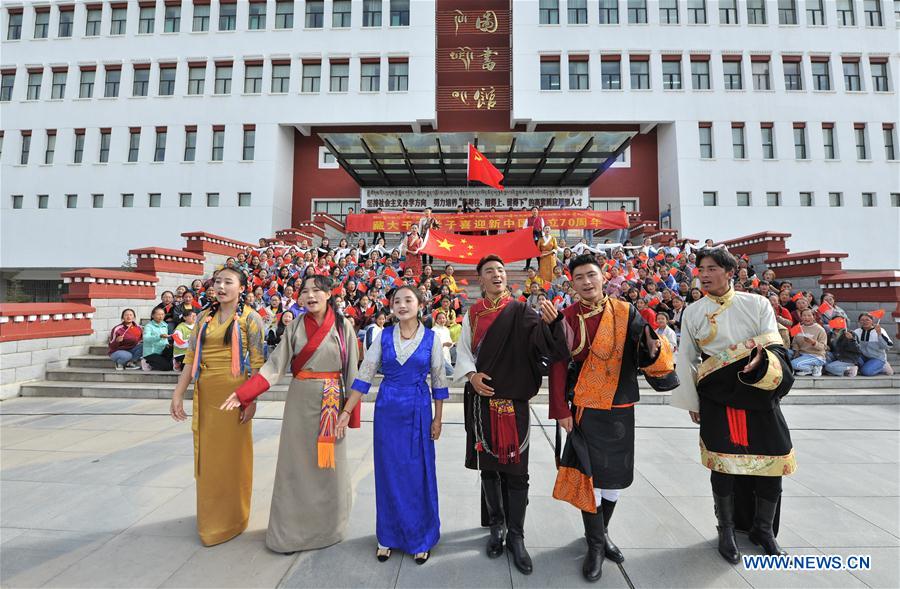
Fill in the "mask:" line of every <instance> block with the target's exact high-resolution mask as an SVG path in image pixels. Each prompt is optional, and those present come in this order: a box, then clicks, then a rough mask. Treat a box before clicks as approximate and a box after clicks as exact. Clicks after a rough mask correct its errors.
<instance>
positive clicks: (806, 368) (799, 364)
mask: <svg viewBox="0 0 900 589" xmlns="http://www.w3.org/2000/svg"><path fill="white" fill-rule="evenodd" d="M791 366H793V367H794V370H796V371H798V372H812V369H813V366H825V360H824V359H823V358H819V357H818V356H813V355H811V354H800V355H798V356H797V357H796V358H794V359H793V360H791Z"/></svg>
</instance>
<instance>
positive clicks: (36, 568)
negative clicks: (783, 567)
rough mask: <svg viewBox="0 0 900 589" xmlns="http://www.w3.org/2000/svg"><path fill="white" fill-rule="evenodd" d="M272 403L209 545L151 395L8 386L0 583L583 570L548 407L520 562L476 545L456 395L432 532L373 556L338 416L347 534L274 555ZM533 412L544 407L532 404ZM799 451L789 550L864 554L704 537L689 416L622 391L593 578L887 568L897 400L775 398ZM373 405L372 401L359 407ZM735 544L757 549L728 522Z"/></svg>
mask: <svg viewBox="0 0 900 589" xmlns="http://www.w3.org/2000/svg"><path fill="white" fill-rule="evenodd" d="M282 408H283V405H282V404H281V403H277V402H269V403H262V404H261V406H260V410H259V412H258V414H257V420H256V422H255V424H254V435H255V439H256V444H255V448H254V450H255V454H256V456H255V479H254V496H253V511H252V515H251V521H250V527H249V530H248V531H247V532H246V533H244V534H243V535H242V536H240V537H238V538H236V539H235V540H232V541H231V542H228V543H226V544H223V545H221V546H217V547H214V548H203V547H202V546H201V545H200V543H199V541H198V539H197V537H196V532H195V521H194V513H195V505H194V501H195V497H194V485H193V479H192V458H191V452H192V444H191V434H190V427H189V425H188V424H176V423H174V422H173V421H171V420H170V419H169V418H168V417H167V415H166V412H167V409H168V403H167V402H165V401H160V400H128V399H52V398H18V399H12V400H9V401H5V402H3V403H2V404H0V425H2V428H0V452H2V456H0V459H2V462H0V508H2V513H0V525H2V529H0V541H2V544H0V585H2V586H3V587H37V586H51V587H163V586H165V587H276V586H279V587H469V586H471V587H476V586H477V587H570V586H579V585H584V584H585V583H583V582H582V580H581V577H580V561H581V557H582V554H583V550H584V541H583V540H582V539H581V535H582V530H581V519H580V516H579V514H578V513H577V512H576V511H575V510H574V509H573V508H571V507H569V506H567V505H565V504H562V503H560V502H558V501H556V500H554V499H552V498H551V497H550V494H551V491H552V486H553V479H554V474H555V473H554V468H553V451H552V448H551V446H550V443H549V439H552V434H553V429H552V422H550V421H549V420H547V419H541V420H540V421H541V423H542V424H543V433H546V434H547V436H546V437H545V436H544V435H543V433H542V432H541V427H542V426H541V424H539V423H538V422H537V421H538V420H535V428H536V429H535V431H534V432H533V437H532V440H533V443H532V468H531V470H532V493H531V495H532V501H531V505H530V507H529V512H528V520H527V528H526V538H527V543H528V546H529V548H530V550H531V553H532V556H533V557H534V561H535V569H536V570H535V573H534V574H533V575H531V576H530V577H526V576H523V575H521V574H519V573H518V572H517V571H516V570H515V569H514V568H512V567H511V566H510V563H509V562H508V561H507V560H506V559H499V560H495V561H491V560H488V559H487V558H486V557H484V556H483V553H482V546H483V542H484V532H483V531H482V530H481V529H480V528H479V527H478V509H477V497H478V478H477V475H476V473H473V472H470V471H466V470H465V469H464V468H463V467H462V465H461V463H462V454H463V450H464V448H463V428H462V425H461V419H462V415H461V409H462V407H461V406H460V405H451V406H449V407H447V408H446V409H445V415H446V419H445V427H444V434H443V437H442V438H441V440H440V441H439V442H438V446H437V457H438V476H439V481H438V482H439V486H440V490H441V497H440V501H441V515H442V534H443V536H442V539H441V543H440V544H439V545H438V547H437V548H436V549H435V550H434V552H433V557H432V560H431V561H430V562H429V563H428V564H426V565H425V566H417V565H415V563H413V562H412V560H411V559H410V558H409V557H408V556H402V555H400V554H395V555H394V557H393V558H392V559H391V560H390V561H388V562H387V563H384V564H380V563H378V562H376V560H375V558H374V545H375V538H374V530H375V503H374V478H373V473H372V437H371V435H372V429H371V427H369V426H364V427H363V429H362V430H359V431H354V432H352V433H351V443H350V446H351V452H350V456H351V460H353V463H354V473H353V484H354V489H355V503H354V507H353V513H352V516H351V524H350V529H349V534H348V539H347V540H346V541H344V542H343V543H341V544H339V545H336V546H333V547H331V548H327V549H324V550H318V551H313V552H307V553H300V554H296V555H292V556H283V555H278V554H273V553H271V552H269V551H268V550H267V549H266V548H265V546H264V543H263V540H264V537H265V528H266V524H267V520H268V513H269V501H270V498H271V492H272V482H273V478H274V468H275V454H276V451H277V441H278V435H279V430H280V426H281V422H280V420H279V417H280V414H281V411H282ZM535 413H536V415H537V416H541V417H543V416H546V407H542V406H536V407H535ZM785 414H786V415H787V418H788V421H789V423H790V424H791V427H792V429H793V437H794V443H795V446H796V449H797V453H798V456H799V463H800V468H799V470H798V472H797V473H796V474H795V475H794V476H792V477H790V478H788V479H786V480H785V486H784V488H785V497H784V510H783V515H782V528H781V533H780V535H779V540H780V541H781V543H782V545H784V546H785V547H786V548H787V549H788V550H789V551H790V552H791V553H794V554H814V555H818V554H841V555H844V556H846V555H850V554H869V555H871V557H872V570H870V571H865V572H856V571H854V572H852V573H851V572H848V571H832V572H754V571H748V570H745V569H744V568H743V566H736V567H733V566H730V565H728V564H726V563H725V562H724V561H723V560H722V559H721V558H719V556H718V555H717V554H716V552H715V548H714V544H713V542H714V540H715V528H714V525H715V518H714V516H713V513H712V500H711V498H710V491H709V483H708V471H707V470H706V469H705V468H703V467H701V466H700V465H699V464H698V462H697V431H696V429H695V427H694V426H693V425H692V424H691V423H690V422H689V420H688V418H687V416H686V415H685V414H683V413H682V412H680V411H677V410H675V409H672V408H669V407H665V406H643V407H639V408H638V415H637V423H638V431H637V456H636V465H637V466H636V473H635V483H634V485H632V487H631V488H630V489H628V490H627V491H625V492H624V494H623V497H622V501H621V503H620V506H619V508H618V509H617V511H616V516H615V519H614V522H613V525H612V527H611V530H612V535H613V538H614V539H615V540H616V541H617V543H618V544H619V546H620V547H621V548H622V549H623V551H624V552H625V556H626V561H625V563H624V565H623V566H622V567H615V566H612V565H610V564H607V566H606V567H605V569H604V576H603V579H602V580H601V582H600V583H599V584H598V585H597V586H599V587H629V586H633V587H695V586H696V587H700V586H703V587H720V586H728V587H731V586H735V587H748V586H753V587H791V586H796V587H820V586H821V587H864V586H871V587H897V586H900V565H898V563H900V508H898V506H900V497H898V495H900V480H898V479H900V474H898V448H900V407H898V406H896V405H893V406H880V405H867V406H840V405H831V406H810V405H795V406H786V407H785ZM364 415H365V416H366V417H368V418H371V407H366V413H365V414H364ZM739 542H740V544H741V546H742V548H743V549H744V550H745V551H746V552H747V553H755V551H756V549H755V547H753V546H752V545H750V544H749V543H748V542H747V541H746V538H739Z"/></svg>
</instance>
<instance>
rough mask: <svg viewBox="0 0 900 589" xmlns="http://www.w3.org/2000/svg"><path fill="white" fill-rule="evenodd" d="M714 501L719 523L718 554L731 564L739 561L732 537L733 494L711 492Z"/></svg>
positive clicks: (739, 554) (735, 543)
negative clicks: (723, 494)
mask: <svg viewBox="0 0 900 589" xmlns="http://www.w3.org/2000/svg"><path fill="white" fill-rule="evenodd" d="M713 500H714V501H715V503H716V518H717V519H718V520H719V525H718V526H716V529H717V530H718V531H719V554H721V555H722V558H724V559H725V560H727V561H728V562H730V563H731V564H737V563H739V562H740V561H741V553H740V551H739V550H738V547H737V542H736V541H735V539H734V495H725V496H722V495H716V494H715V493H713Z"/></svg>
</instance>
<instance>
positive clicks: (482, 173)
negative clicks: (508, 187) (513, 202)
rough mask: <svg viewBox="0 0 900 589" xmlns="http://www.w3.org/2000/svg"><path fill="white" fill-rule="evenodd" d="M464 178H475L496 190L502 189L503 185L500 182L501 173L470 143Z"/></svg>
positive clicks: (501, 178)
mask: <svg viewBox="0 0 900 589" xmlns="http://www.w3.org/2000/svg"><path fill="white" fill-rule="evenodd" d="M466 180H477V181H478V182H481V183H482V184H487V185H488V186H491V187H493V188H496V189H497V190H503V185H502V184H500V181H501V180H503V173H502V172H500V170H498V169H497V168H495V167H494V164H492V163H491V162H489V161H488V159H487V158H486V157H484V156H483V155H482V154H481V152H480V151H478V150H477V149H475V146H474V145H472V144H471V143H470V144H469V165H468V173H467V175H466Z"/></svg>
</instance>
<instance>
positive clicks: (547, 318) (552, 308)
mask: <svg viewBox="0 0 900 589" xmlns="http://www.w3.org/2000/svg"><path fill="white" fill-rule="evenodd" d="M557 315H559V311H558V310H557V309H556V305H554V304H553V301H548V300H546V299H544V300H543V301H541V319H543V320H544V323H546V324H548V325H549V324H551V323H553V322H554V321H555V320H556V316H557Z"/></svg>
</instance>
